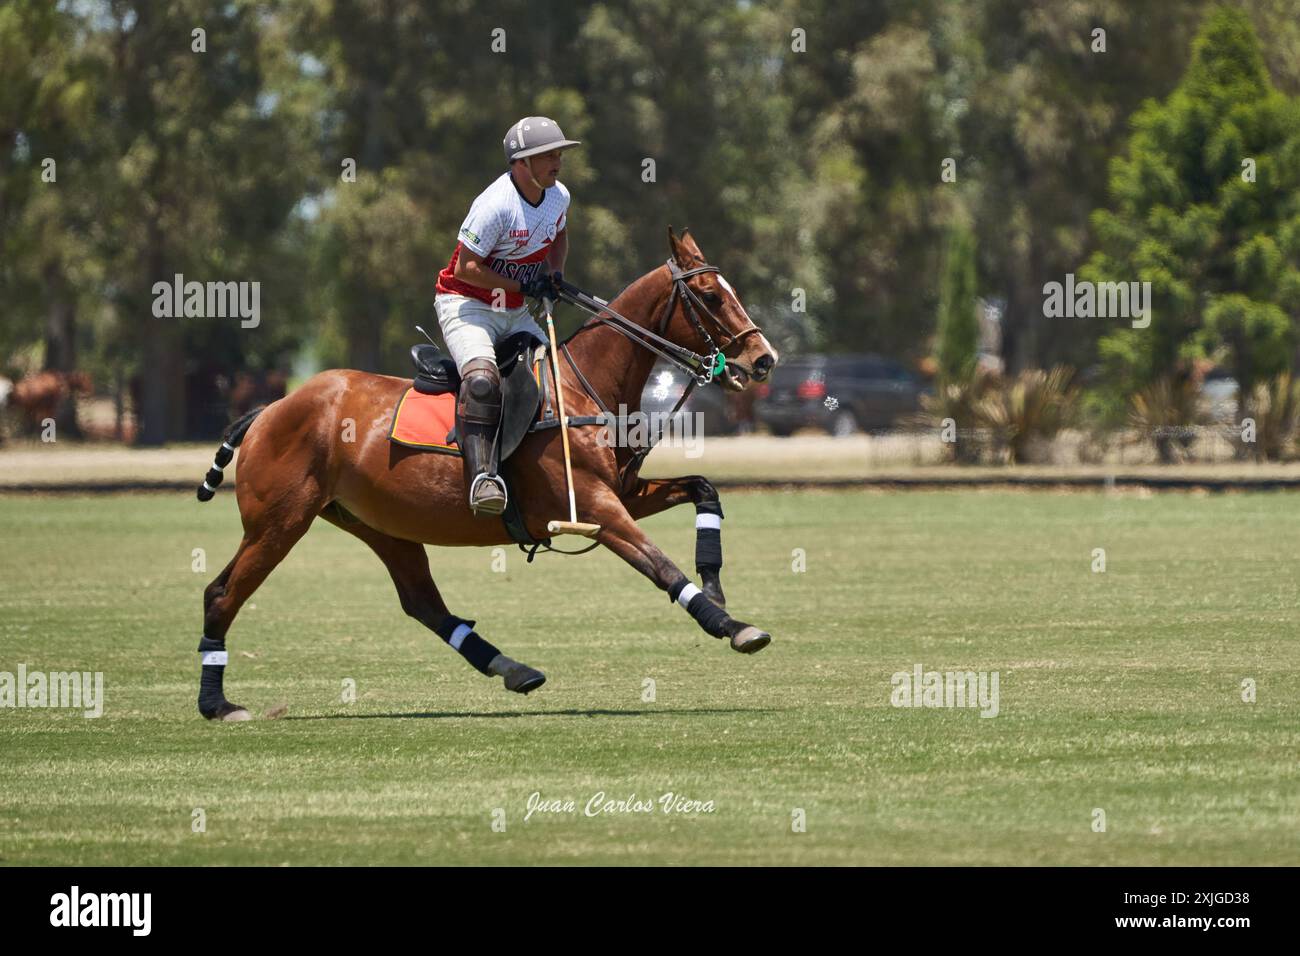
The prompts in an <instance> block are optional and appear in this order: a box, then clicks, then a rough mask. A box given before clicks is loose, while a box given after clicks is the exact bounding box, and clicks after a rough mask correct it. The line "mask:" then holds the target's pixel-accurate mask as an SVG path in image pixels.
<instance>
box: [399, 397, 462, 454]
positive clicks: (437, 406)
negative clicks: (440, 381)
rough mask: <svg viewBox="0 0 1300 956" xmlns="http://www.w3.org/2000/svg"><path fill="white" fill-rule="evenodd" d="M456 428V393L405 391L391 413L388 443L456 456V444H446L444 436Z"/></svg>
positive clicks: (457, 452)
mask: <svg viewBox="0 0 1300 956" xmlns="http://www.w3.org/2000/svg"><path fill="white" fill-rule="evenodd" d="M455 425H456V393H455V392H443V393H442V394H441V395H423V394H421V393H420V392H417V391H416V390H415V388H414V387H411V388H408V389H407V390H406V392H405V393H403V395H402V397H401V399H400V400H399V401H398V403H397V408H396V409H395V410H394V411H393V427H392V428H391V429H389V431H388V440H389V441H391V442H394V443H396V444H398V445H405V446H406V447H407V448H420V449H423V450H425V451H440V452H443V453H444V454H447V455H459V454H460V448H458V447H457V445H456V443H455V442H454V441H453V442H449V441H447V433H448V432H450V431H451V430H452V428H454V427H455Z"/></svg>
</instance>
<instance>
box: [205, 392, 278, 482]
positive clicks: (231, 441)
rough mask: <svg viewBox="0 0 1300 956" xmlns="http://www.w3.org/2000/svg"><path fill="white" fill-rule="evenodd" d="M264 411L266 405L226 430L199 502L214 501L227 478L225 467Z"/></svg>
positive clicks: (254, 410)
mask: <svg viewBox="0 0 1300 956" xmlns="http://www.w3.org/2000/svg"><path fill="white" fill-rule="evenodd" d="M264 411H266V406H265V405H263V406H262V407H261V408H255V409H253V410H252V411H251V412H249V413H248V414H247V415H245V416H244V417H243V418H240V419H238V420H237V421H235V422H234V423H232V424H231V425H230V427H229V428H227V429H226V433H225V435H223V436H222V438H221V447H220V448H218V449H217V457H216V458H214V459H213V460H212V467H211V468H209V469H208V474H207V477H206V478H204V479H203V484H201V485H199V501H211V500H212V496H213V495H215V494H216V493H217V486H218V485H220V484H221V480H222V479H223V478H224V477H225V474H224V471H225V467H226V466H227V465H228V464H230V459H232V458H234V457H235V449H236V448H238V447H239V443H240V442H242V441H243V440H244V434H245V433H246V432H247V431H248V426H249V425H251V424H253V419H254V418H256V417H257V416H258V415H260V414H262V412H264Z"/></svg>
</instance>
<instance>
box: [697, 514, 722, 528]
mask: <svg viewBox="0 0 1300 956" xmlns="http://www.w3.org/2000/svg"><path fill="white" fill-rule="evenodd" d="M695 527H696V528H713V529H714V530H715V531H721V530H722V518H721V517H720V516H719V515H696V516H695Z"/></svg>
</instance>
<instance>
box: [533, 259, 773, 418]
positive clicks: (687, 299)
mask: <svg viewBox="0 0 1300 956" xmlns="http://www.w3.org/2000/svg"><path fill="white" fill-rule="evenodd" d="M706 272H716V273H719V274H721V272H722V270H721V269H719V268H718V267H717V266H711V265H709V264H707V263H705V264H703V265H699V266H695V267H694V268H691V269H683V268H681V267H680V266H679V265H678V264H677V261H676V260H675V259H669V260H668V273H669V275H670V276H671V277H672V283H673V285H672V290H671V291H670V292H669V294H668V301H667V303H666V304H665V305H664V310H663V318H661V319H660V320H659V322H658V331H656V332H651V331H650V330H649V329H646V328H642V327H641V326H639V325H637V324H636V323H634V322H632V321H631V320H630V319H627V318H625V317H624V316H622V315H619V314H618V313H617V312H615V311H614V310H613V309H611V308H610V307H609V303H608V302H606V301H605V300H604V299H600V298H597V297H596V296H594V295H591V294H589V293H587V292H583V291H582V290H581V289H579V288H578V287H577V286H573V285H570V284H569V283H568V282H561V283H560V285H559V289H558V291H559V295H560V298H561V299H562V300H563V301H565V302H568V303H569V304H570V305H575V306H577V307H578V308H580V309H582V310H583V311H585V312H588V313H590V314H591V315H592V316H593V317H594V318H595V321H596V323H598V324H603V325H608V326H610V327H611V328H613V329H615V330H617V331H618V332H620V333H622V334H623V335H625V336H626V337H627V338H629V339H631V340H632V341H633V342H635V343H636V344H638V345H640V346H642V347H643V348H646V349H649V350H650V351H651V352H654V353H655V354H656V355H659V356H660V357H661V358H664V359H666V360H667V361H668V362H670V363H671V364H673V365H675V366H676V367H677V368H679V369H681V370H682V371H683V372H685V373H686V374H687V375H689V376H691V379H692V385H708V384H709V383H710V382H712V381H713V379H714V377H715V376H717V375H721V374H722V371H723V369H725V368H726V366H727V357H726V356H725V355H724V354H723V349H727V348H730V347H731V346H732V345H734V344H735V343H737V342H739V341H741V340H742V339H744V338H745V337H746V336H748V335H753V334H755V333H758V332H761V331H762V330H761V329H760V328H759V327H758V326H757V325H755V324H754V322H753V320H752V319H750V318H749V316H748V315H747V316H745V322H746V325H745V328H743V329H741V330H740V331H739V332H736V333H731V332H728V331H727V330H726V328H724V327H723V325H722V321H721V320H720V319H719V318H718V317H717V316H716V315H714V314H713V311H712V310H711V309H710V308H709V307H708V306H707V305H705V304H704V302H703V300H701V299H700V296H699V294H698V293H697V292H696V291H695V290H694V289H692V288H691V287H690V284H689V283H688V282H687V280H688V279H690V278H692V277H693V276H697V275H703V274H704V273H706ZM679 299H680V300H681V305H682V314H683V315H685V316H686V319H687V321H688V322H690V324H691V326H692V327H693V328H694V329H695V331H696V332H697V333H698V334H699V336H700V338H702V339H703V340H704V343H705V346H706V347H707V350H708V351H707V352H704V353H701V352H693V351H691V350H690V349H688V348H686V347H685V346H682V345H678V344H677V343H676V342H670V341H668V339H666V338H664V333H665V332H666V331H667V329H668V323H669V322H671V321H672V317H673V311H674V309H675V308H676V306H677V302H678V300H679ZM701 316H702V317H703V318H701ZM704 319H707V320H708V321H709V322H710V323H711V324H712V326H713V330H714V332H715V333H716V334H717V336H718V338H719V339H720V340H722V344H721V345H719V344H717V342H715V341H714V339H713V336H712V335H710V334H709V332H708V329H706V328H705V326H704ZM565 352H566V354H567V352H568V349H567V348H566V349H565ZM570 364H572V360H571V359H570ZM688 392H689V388H688ZM683 401H685V398H684V397H683ZM676 411H677V409H673V412H674V414H675V413H676Z"/></svg>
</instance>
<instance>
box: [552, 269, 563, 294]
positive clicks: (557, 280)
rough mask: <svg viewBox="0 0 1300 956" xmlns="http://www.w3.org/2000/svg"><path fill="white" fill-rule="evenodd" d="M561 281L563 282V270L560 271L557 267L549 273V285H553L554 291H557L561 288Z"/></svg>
mask: <svg viewBox="0 0 1300 956" xmlns="http://www.w3.org/2000/svg"><path fill="white" fill-rule="evenodd" d="M563 282H564V273H563V272H561V271H560V270H559V269H556V270H555V271H554V272H552V273H551V285H552V286H554V287H555V291H556V292H559V291H560V289H561V288H563Z"/></svg>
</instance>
